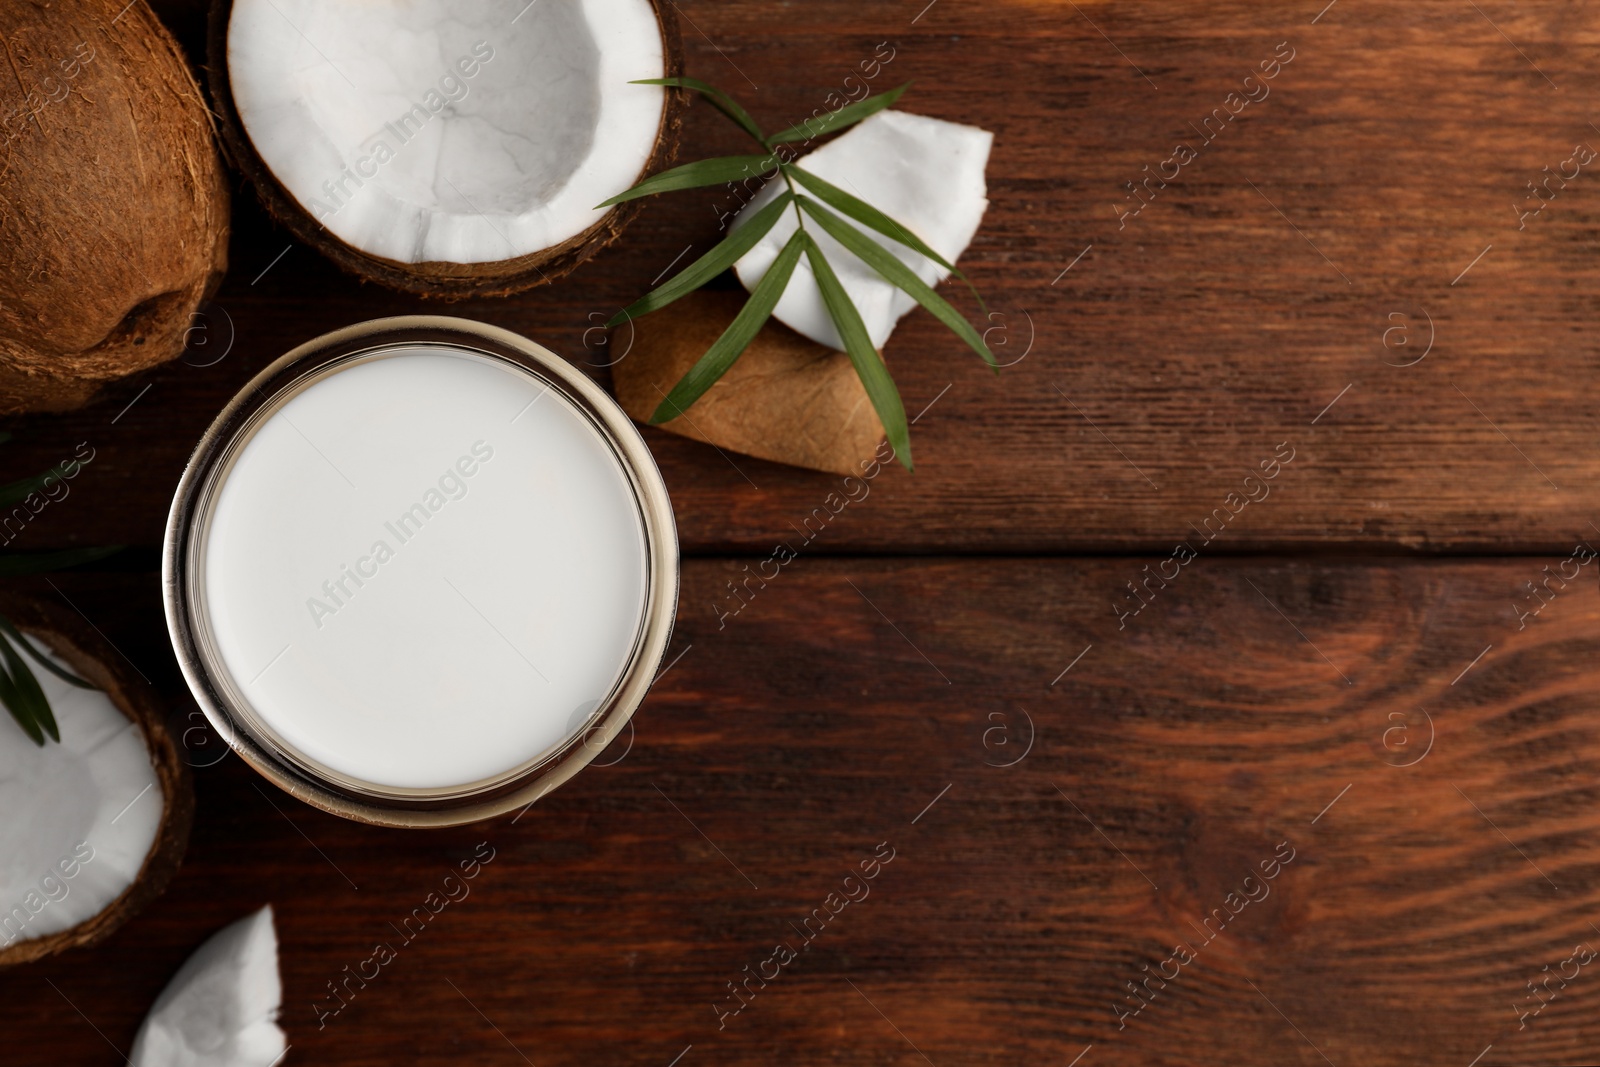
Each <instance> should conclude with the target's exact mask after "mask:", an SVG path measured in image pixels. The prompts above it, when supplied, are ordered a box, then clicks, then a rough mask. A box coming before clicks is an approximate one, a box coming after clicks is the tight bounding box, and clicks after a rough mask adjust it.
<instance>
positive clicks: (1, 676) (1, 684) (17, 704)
mask: <svg viewBox="0 0 1600 1067" xmlns="http://www.w3.org/2000/svg"><path fill="white" fill-rule="evenodd" d="M0 704H4V705H5V706H6V710H7V711H9V712H10V713H11V717H12V718H13V719H15V720H17V725H18V726H20V727H22V732H23V733H25V734H27V735H28V736H29V737H30V738H32V739H33V743H34V744H36V745H38V746H39V747H40V748H43V747H44V731H43V730H41V729H40V728H39V723H38V721H37V720H35V719H34V717H33V713H32V712H31V711H30V710H29V709H28V707H27V705H26V704H25V703H24V702H23V700H22V698H21V697H20V696H19V695H18V694H17V687H16V685H15V684H14V683H13V682H12V681H11V675H9V674H7V673H6V672H5V670H4V669H3V668H0Z"/></svg>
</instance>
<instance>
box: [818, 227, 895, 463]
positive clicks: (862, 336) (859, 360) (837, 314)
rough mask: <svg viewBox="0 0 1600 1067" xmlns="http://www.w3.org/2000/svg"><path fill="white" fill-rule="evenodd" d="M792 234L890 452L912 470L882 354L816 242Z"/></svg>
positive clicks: (893, 392) (893, 387)
mask: <svg viewBox="0 0 1600 1067" xmlns="http://www.w3.org/2000/svg"><path fill="white" fill-rule="evenodd" d="M795 235H796V236H797V237H800V238H802V239H803V240H804V242H805V249H806V259H807V260H808V261H809V262H810V263H811V273H813V274H814V275H816V278H817V288H818V289H820V290H822V301H823V303H824V304H826V305H827V307H828V316H829V317H830V318H832V319H833V324H834V326H835V327H837V328H838V330H839V336H840V338H841V339H843V341H844V350H845V352H846V353H847V354H848V355H849V356H850V362H851V363H853V364H855V368H856V375H857V376H858V377H859V378H860V379H861V384H862V385H863V386H864V387H865V388H866V390H867V397H868V398H869V399H870V400H871V401H872V406H873V407H874V408H875V409H877V412H878V418H879V420H881V421H882V422H883V429H884V432H885V433H886V434H888V437H889V444H890V445H892V446H893V447H894V454H895V455H896V456H897V457H899V460H900V462H901V464H903V465H904V466H905V468H906V470H913V469H914V468H913V467H912V465H911V430H910V427H908V426H907V425H906V409H905V407H904V405H902V404H901V403H900V391H899V390H898V389H896V388H895V385H894V379H893V378H891V377H890V376H889V368H888V367H885V366H884V365H883V357H881V356H879V355H878V350H877V349H876V348H873V347H872V338H871V337H870V336H868V334H867V327H866V324H865V323H863V322H862V321H861V312H859V311H857V310H856V306H855V304H853V303H852V302H851V300H850V294H848V293H846V292H845V291H844V286H843V285H841V284H840V283H839V276H838V275H836V274H835V273H834V272H833V267H832V266H830V265H829V263H828V257H826V256H824V255H823V254H822V249H821V248H820V247H818V245H817V242H816V241H814V240H812V239H811V235H810V234H808V233H806V232H805V231H804V230H796V231H795ZM790 243H791V244H792V243H793V242H790Z"/></svg>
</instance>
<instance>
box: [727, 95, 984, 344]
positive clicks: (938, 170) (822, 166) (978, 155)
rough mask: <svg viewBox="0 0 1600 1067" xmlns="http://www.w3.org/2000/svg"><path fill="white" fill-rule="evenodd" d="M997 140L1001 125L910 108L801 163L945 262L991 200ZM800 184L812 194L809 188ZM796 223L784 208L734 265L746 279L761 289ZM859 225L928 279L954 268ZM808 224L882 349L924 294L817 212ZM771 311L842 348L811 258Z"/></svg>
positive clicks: (766, 198)
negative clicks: (838, 236)
mask: <svg viewBox="0 0 1600 1067" xmlns="http://www.w3.org/2000/svg"><path fill="white" fill-rule="evenodd" d="M993 141H994V134H992V133H990V132H988V131H987V130H981V129H979V128H978V127H976V126H963V125H961V124H960V123H955V122H945V121H944V120H942V119H933V118H928V117H926V116H923V115H911V114H907V113H905V112H902V111H880V112H879V113H878V114H876V115H873V116H872V117H871V118H869V119H866V120H865V121H863V122H862V123H860V124H859V125H857V126H855V127H854V128H852V129H850V130H848V131H847V132H845V133H843V134H841V135H840V136H839V137H838V138H836V139H835V140H833V141H830V142H829V143H828V144H826V145H823V146H822V147H821V148H819V149H817V150H816V151H815V152H812V153H811V154H810V155H807V156H805V157H803V158H802V159H800V160H799V161H798V162H799V165H800V166H801V167H803V168H804V169H806V170H808V171H810V172H811V173H813V174H815V175H816V176H817V177H819V178H822V179H823V180H824V181H826V182H828V183H829V184H831V185H835V186H838V187H839V188H840V189H842V190H844V191H845V192H847V193H849V194H851V195H852V196H854V197H856V198H857V199H858V200H865V201H866V202H867V203H868V204H871V205H872V206H873V207H875V208H877V209H878V210H879V211H882V212H883V213H884V214H886V215H888V216H889V217H890V218H892V219H894V220H895V221H896V222H899V223H900V224H901V225H903V226H904V227H906V229H908V230H910V231H911V232H912V233H913V234H915V235H916V236H917V237H919V238H921V239H922V240H923V241H924V242H926V244H927V245H928V247H929V248H932V249H933V250H934V251H935V252H938V253H939V254H940V255H941V256H943V257H944V258H945V260H946V261H947V262H949V263H954V262H955V261H956V258H957V257H958V256H960V255H961V253H962V252H964V251H966V248H967V245H968V244H970V243H971V242H972V237H973V235H974V234H975V233H977V232H978V225H979V223H981V222H982V221H983V213H984V211H985V210H987V209H988V207H989V201H988V199H987V188H986V186H985V183H984V177H983V172H984V168H985V167H986V166H987V165H988V162H989V148H990V146H991V145H992V143H993ZM786 188H787V186H786V185H785V184H784V182H783V180H782V179H775V180H773V181H770V182H768V183H767V185H766V186H765V187H764V188H763V189H762V190H761V192H760V193H758V194H757V195H756V196H755V198H754V199H752V200H751V201H750V203H749V204H748V205H747V206H746V207H745V208H744V210H743V211H741V212H740V213H739V218H738V219H737V220H736V221H735V223H734V225H735V226H737V225H739V224H740V223H741V222H743V221H744V220H745V219H747V218H749V216H751V215H753V214H754V213H755V212H757V211H760V210H761V209H762V208H763V207H765V206H766V205H767V204H770V203H771V202H772V201H773V200H774V199H775V198H776V197H777V196H778V194H779V193H780V192H782V191H783V190H784V189H786ZM800 192H802V193H804V194H806V195H811V194H810V193H808V192H807V191H806V190H805V189H804V188H801V189H800ZM813 199H815V197H813ZM836 214H837V212H836ZM846 221H850V220H848V219H847V220H846ZM796 225H797V224H796V222H795V217H794V213H793V212H792V211H788V212H785V213H784V216H783V218H782V219H781V220H780V221H779V222H778V224H777V225H776V226H774V227H773V228H772V230H771V232H769V233H768V234H767V235H766V236H765V237H763V238H762V239H761V241H760V242H759V243H758V244H757V245H756V246H755V247H754V248H752V249H751V250H750V251H749V252H747V253H746V254H745V256H744V258H743V259H741V260H739V262H738V263H737V264H735V265H734V269H735V271H736V273H737V274H738V276H739V281H741V282H742V283H744V286H745V287H746V288H747V289H754V288H755V287H756V285H757V284H758V283H759V282H760V281H761V279H762V278H764V277H765V276H766V273H767V270H768V268H770V267H771V266H772V263H773V261H774V260H776V259H777V258H778V253H779V252H780V251H781V250H782V248H783V246H784V245H785V244H787V243H788V241H789V238H790V236H792V235H793V234H794V231H795V226H796ZM851 225H856V228H857V229H860V230H862V231H863V232H865V233H866V234H867V235H868V236H869V237H871V238H873V239H874V240H876V241H877V242H878V243H879V244H881V245H883V246H884V247H885V248H887V249H888V250H889V251H890V252H892V253H894V254H895V255H896V256H898V257H899V258H900V259H901V260H902V261H903V262H904V263H905V264H906V266H908V267H910V268H911V269H912V270H913V271H915V272H916V273H917V275H918V277H920V278H921V279H922V280H923V281H925V282H927V283H928V284H929V285H937V284H938V283H939V282H941V281H943V280H944V279H945V278H947V277H949V275H950V272H949V271H947V270H945V269H944V268H943V267H941V266H939V265H938V264H937V263H935V262H934V261H933V260H931V259H928V258H927V257H926V256H923V255H921V254H919V253H917V252H915V251H913V250H911V249H909V248H907V247H906V246H905V245H902V244H898V243H896V242H895V241H893V240H891V239H890V238H888V237H885V236H882V235H881V234H878V233H877V232H875V231H872V230H868V229H867V228H866V227H864V226H860V225H857V224H856V223H854V222H851ZM806 229H807V230H808V231H809V232H810V233H811V235H812V236H813V237H815V238H816V240H817V243H818V244H819V245H821V246H822V251H823V254H824V255H825V256H826V257H827V260H828V263H829V265H830V266H832V267H833V269H834V272H835V273H836V274H838V276H839V281H840V284H842V285H843V286H844V288H845V291H846V292H847V293H849V294H850V298H851V300H852V301H854V303H855V305H856V309H857V310H858V311H860V312H861V318H862V320H863V321H864V322H865V323H866V327H867V332H868V334H870V335H871V337H872V344H873V347H874V348H882V347H883V344H884V342H885V341H887V340H888V339H889V334H890V333H892V332H893V331H894V327H895V323H897V322H899V321H900V319H901V318H902V317H903V316H904V315H905V314H906V313H907V312H909V311H910V310H911V309H912V308H914V307H916V306H917V302H916V300H915V299H914V298H912V297H911V296H909V295H907V294H906V293H905V291H903V290H901V289H898V288H896V287H895V286H893V285H891V284H889V283H888V282H886V281H884V280H883V277H882V276H881V275H879V274H878V273H877V272H876V271H874V270H873V269H872V268H871V267H869V266H867V265H866V264H865V263H863V262H862V261H861V260H859V259H857V258H856V257H855V256H854V255H853V254H851V253H850V252H848V251H846V250H845V248H844V246H843V245H841V244H839V243H838V242H837V241H835V240H834V239H833V238H832V237H829V236H828V235H827V234H826V233H823V232H822V230H821V229H820V228H819V227H818V226H817V224H816V223H815V222H814V221H811V220H809V219H808V220H807V223H806ZM773 316H774V317H775V318H777V319H778V321H779V322H782V323H784V324H785V325H787V326H789V327H790V328H791V329H793V330H795V331H796V332H798V333H801V334H804V335H805V336H807V337H809V338H811V339H812V340H813V341H816V342H817V343H818V344H822V345H827V346H828V347H829V348H838V349H842V348H843V347H844V342H843V341H842V340H841V339H840V337H839V331H838V330H837V329H836V328H835V327H834V325H833V320H832V319H831V318H830V317H829V316H828V310H827V307H826V305H824V304H823V302H822V292H821V290H819V289H818V288H817V282H816V278H815V277H814V276H813V275H812V273H811V267H810V265H809V264H808V263H807V262H806V260H805V259H804V258H802V259H801V260H800V263H799V265H798V266H797V267H796V268H795V272H794V276H793V277H792V278H790V279H789V285H788V288H786V289H785V290H784V292H783V296H782V298H780V299H779V301H778V306H777V308H776V309H774V311H773Z"/></svg>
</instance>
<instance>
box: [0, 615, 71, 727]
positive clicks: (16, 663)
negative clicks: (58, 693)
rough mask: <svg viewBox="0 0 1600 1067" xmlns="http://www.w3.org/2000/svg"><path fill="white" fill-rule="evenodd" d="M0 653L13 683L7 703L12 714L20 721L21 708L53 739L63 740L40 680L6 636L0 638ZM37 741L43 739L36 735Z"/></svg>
mask: <svg viewBox="0 0 1600 1067" xmlns="http://www.w3.org/2000/svg"><path fill="white" fill-rule="evenodd" d="M0 656H4V658H5V665H6V673H7V675H8V677H7V681H8V682H10V683H11V685H10V689H11V692H10V694H9V696H10V697H11V698H12V700H8V701H6V706H7V707H9V708H10V709H11V714H12V716H13V717H16V718H17V721H18V722H21V721H22V720H21V718H20V716H17V711H18V709H19V708H20V709H21V710H22V711H23V712H24V713H25V714H27V715H28V716H30V717H31V718H32V719H33V722H34V724H35V726H36V727H40V728H42V729H43V730H44V732H45V733H47V734H49V735H50V740H52V741H60V740H61V731H60V730H59V729H58V728H57V727H56V717H55V716H54V715H52V714H51V713H50V702H49V701H48V700H46V699H45V695H44V690H43V689H40V688H39V679H37V678H35V677H34V676H33V672H32V671H30V670H29V669H28V664H27V663H26V662H24V660H23V659H22V657H21V656H19V655H17V651H16V649H14V648H12V647H11V643H10V642H9V641H6V640H5V639H3V638H0ZM23 729H27V727H26V726H24V727H23ZM30 735H31V731H30ZM34 740H35V742H36V743H38V744H40V745H43V744H44V741H43V740H42V739H41V738H38V737H35V738H34Z"/></svg>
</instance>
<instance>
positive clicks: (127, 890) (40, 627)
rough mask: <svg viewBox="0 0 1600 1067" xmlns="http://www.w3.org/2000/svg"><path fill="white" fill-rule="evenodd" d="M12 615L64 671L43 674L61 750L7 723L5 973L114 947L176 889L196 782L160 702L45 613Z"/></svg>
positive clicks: (1, 771) (2, 903) (1, 957)
mask: <svg viewBox="0 0 1600 1067" xmlns="http://www.w3.org/2000/svg"><path fill="white" fill-rule="evenodd" d="M0 613H3V614H4V615H6V617H8V618H10V619H11V620H12V621H13V622H15V623H16V625H17V626H18V628H19V629H21V630H22V632H23V633H24V635H26V636H27V637H28V638H29V639H30V640H31V641H32V643H33V645H34V647H35V648H38V649H40V650H41V651H43V652H45V653H46V654H47V655H48V656H49V657H50V658H51V659H52V660H53V661H54V662H56V663H57V664H58V665H59V666H61V667H63V668H65V669H66V670H68V671H70V672H73V673H76V674H77V675H78V676H79V677H81V678H84V679H86V680H88V681H91V682H94V683H95V684H96V685H98V686H101V687H102V688H101V689H95V690H90V689H79V688H77V687H75V686H71V685H68V684H67V683H66V682H64V681H62V680H61V679H60V678H57V677H56V676H55V675H54V674H51V673H50V672H49V671H46V670H43V669H41V668H39V667H38V666H37V665H35V667H34V674H35V676H36V677H37V678H38V680H39V685H40V688H42V689H43V690H44V693H45V696H46V697H47V698H48V699H49V701H50V707H51V709H52V711H53V712H54V714H55V718H56V723H57V725H58V726H59V727H60V731H61V741H60V743H59V744H57V743H53V742H52V743H47V744H46V745H45V746H44V747H43V748H41V747H39V746H38V745H36V744H34V743H33V741H32V740H30V739H29V738H28V736H27V735H26V734H24V733H23V732H22V728H21V727H20V726H18V725H17V724H16V722H15V721H14V720H12V718H11V717H10V716H9V715H4V716H0V812H3V813H4V815H5V817H4V819H0V909H3V910H0V966H5V965H8V964H13V963H22V962H25V961H28V960H33V959H38V958H40V957H42V956H46V955H50V954H52V953H55V952H59V951H61V950H62V949H66V948H71V947H74V946H77V945H89V944H93V943H95V942H97V941H100V940H102V939H103V938H105V937H107V936H108V935H110V933H111V932H112V931H113V930H115V929H116V928H117V927H118V926H120V925H121V924H122V923H123V922H125V921H126V920H127V919H128V918H130V917H131V916H132V915H133V914H134V912H136V911H138V909H139V908H141V907H143V906H144V905H145V904H146V903H147V902H149V901H150V900H151V899H153V898H154V897H155V896H156V895H157V894H158V893H160V892H161V890H162V889H164V888H165V887H166V883H167V881H168V880H169V879H170V878H171V876H172V874H173V872H174V871H176V870H177V867H178V863H179V861H180V860H181V859H182V856H183V850H184V846H185V845H186V844H187V842H188V837H189V825H190V822H191V820H192V817H193V810H194V798H193V794H192V793H191V791H190V786H189V779H188V775H187V773H186V771H185V769H184V766H183V763H182V762H181V761H180V760H179V758H178V753H177V750H176V747H175V746H174V745H173V743H172V740H171V737H170V736H169V735H168V734H167V732H166V730H165V728H164V726H163V723H162V715H161V712H160V711H159V710H158V709H157V708H156V706H155V704H154V701H153V700H152V699H151V697H150V696H149V695H148V691H147V690H145V689H143V688H140V687H138V686H137V685H136V684H134V683H132V682H130V681H129V679H128V678H127V677H126V676H125V675H124V673H123V669H122V668H121V667H118V666H111V665H110V660H109V659H108V658H107V657H108V656H114V655H115V653H114V652H113V651H112V650H111V649H110V648H108V647H106V646H105V644H104V641H103V639H98V638H96V639H94V640H85V639H84V635H83V634H82V633H81V630H85V629H88V627H87V626H85V625H84V624H83V623H82V622H81V621H79V620H77V619H76V618H66V617H63V616H62V615H60V614H58V613H57V612H55V611H53V610H50V609H46V608H44V607H42V606H41V605H36V604H31V603H26V602H24V603H16V602H13V601H11V600H9V599H7V600H6V601H5V602H4V603H3V604H0Z"/></svg>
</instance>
